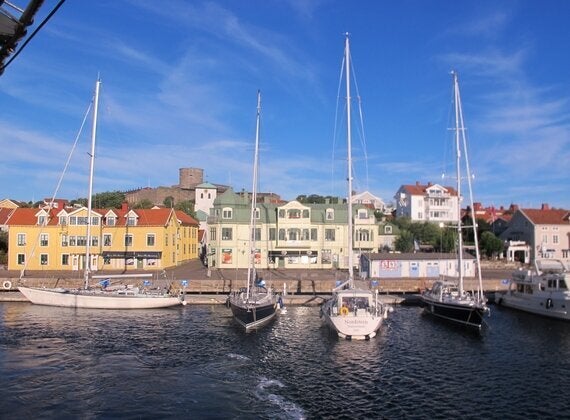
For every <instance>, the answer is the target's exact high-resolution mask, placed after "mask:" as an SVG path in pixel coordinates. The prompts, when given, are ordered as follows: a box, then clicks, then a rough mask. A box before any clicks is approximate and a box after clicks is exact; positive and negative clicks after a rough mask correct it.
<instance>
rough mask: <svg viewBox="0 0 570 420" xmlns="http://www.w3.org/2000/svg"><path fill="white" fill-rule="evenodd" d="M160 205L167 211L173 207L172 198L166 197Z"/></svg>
mask: <svg viewBox="0 0 570 420" xmlns="http://www.w3.org/2000/svg"><path fill="white" fill-rule="evenodd" d="M162 204H164V207H166V208H169V209H171V208H173V207H174V197H172V196H171V195H169V196H168V197H166V198H165V199H164V200H163V202H162Z"/></svg>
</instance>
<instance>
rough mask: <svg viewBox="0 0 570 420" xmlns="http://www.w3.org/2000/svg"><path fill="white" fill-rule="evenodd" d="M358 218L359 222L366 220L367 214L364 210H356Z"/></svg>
mask: <svg viewBox="0 0 570 420" xmlns="http://www.w3.org/2000/svg"><path fill="white" fill-rule="evenodd" d="M358 218H359V219H360V220H366V219H368V212H367V211H366V209H359V210H358Z"/></svg>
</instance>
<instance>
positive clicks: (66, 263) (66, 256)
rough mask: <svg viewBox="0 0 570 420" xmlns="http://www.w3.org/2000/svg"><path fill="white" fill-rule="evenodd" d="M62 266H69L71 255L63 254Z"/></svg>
mask: <svg viewBox="0 0 570 420" xmlns="http://www.w3.org/2000/svg"><path fill="white" fill-rule="evenodd" d="M61 265H69V254H61Z"/></svg>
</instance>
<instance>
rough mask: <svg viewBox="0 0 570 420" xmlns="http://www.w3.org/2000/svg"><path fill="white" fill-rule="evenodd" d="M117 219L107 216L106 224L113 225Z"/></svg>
mask: <svg viewBox="0 0 570 420" xmlns="http://www.w3.org/2000/svg"><path fill="white" fill-rule="evenodd" d="M116 223H117V219H116V217H115V216H107V226H115V224H116Z"/></svg>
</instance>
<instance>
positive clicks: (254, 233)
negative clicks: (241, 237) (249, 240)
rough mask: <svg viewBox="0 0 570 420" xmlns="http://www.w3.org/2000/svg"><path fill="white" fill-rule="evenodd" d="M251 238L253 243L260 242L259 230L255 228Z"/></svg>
mask: <svg viewBox="0 0 570 420" xmlns="http://www.w3.org/2000/svg"><path fill="white" fill-rule="evenodd" d="M253 238H254V240H255V241H261V228H255V229H254V230H253Z"/></svg>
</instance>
